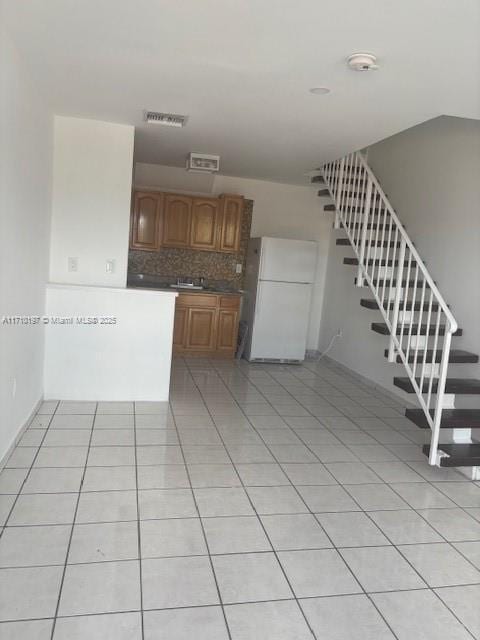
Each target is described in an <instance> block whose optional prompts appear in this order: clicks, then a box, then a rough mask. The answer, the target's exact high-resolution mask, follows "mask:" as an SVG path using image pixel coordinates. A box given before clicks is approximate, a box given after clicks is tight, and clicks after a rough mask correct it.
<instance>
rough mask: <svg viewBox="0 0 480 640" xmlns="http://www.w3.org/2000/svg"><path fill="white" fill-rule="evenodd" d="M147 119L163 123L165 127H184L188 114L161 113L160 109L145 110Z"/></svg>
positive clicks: (152, 122)
mask: <svg viewBox="0 0 480 640" xmlns="http://www.w3.org/2000/svg"><path fill="white" fill-rule="evenodd" d="M144 115H145V121H146V122H148V123H149V124H162V125H163V126H164V127H184V126H185V125H186V124H187V120H188V116H181V115H179V114H177V113H160V111H145V114H144Z"/></svg>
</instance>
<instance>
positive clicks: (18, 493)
mask: <svg viewBox="0 0 480 640" xmlns="http://www.w3.org/2000/svg"><path fill="white" fill-rule="evenodd" d="M59 405H60V402H57V406H56V407H55V410H54V412H53V413H52V414H46V415H50V420H49V422H48V426H47V428H46V429H45V433H44V434H43V437H42V439H41V441H40V445H39V446H38V447H37V452H36V453H35V455H34V457H33V460H32V464H31V465H30V467H27V468H28V471H27V473H26V475H25V478H24V479H23V481H22V483H21V485H20V488H19V490H18V492H17V494H16V497H15V499H14V501H13V503H12V506H11V507H10V510H9V512H8V515H7V518H6V519H5V522H4V523H3V526H2V530H1V531H0V540H1V538H2V536H3V532H4V531H5V529H6V528H7V526H8V522H9V520H10V517H11V515H12V512H13V510H14V508H15V506H16V504H17V502H18V499H19V497H20V496H21V495H23V494H22V490H23V487H24V486H25V483H26V482H27V480H28V477H29V476H30V473H31V471H32V469H33V466H34V464H35V461H36V459H37V457H38V454H39V452H40V448H41V446H42V444H43V442H44V440H45V438H46V437H47V433H48V431H49V429H50V425H51V424H52V421H53V417H54V415H55V413H56V411H57V409H58V407H59ZM37 415H38V413H37V414H35V416H34V417H33V418H32V420H33V419H34V418H35V417H36V416H37ZM29 428H30V425H29V426H28V427H27V429H25V431H28V429H29ZM16 448H17V447H16V446H15V448H14V450H13V451H12V453H11V454H10V458H11V457H12V455H13V453H14V451H15V450H16ZM7 464H8V460H7ZM7 468H12V467H6V466H5V467H4V469H7ZM13 468H14V467H13ZM22 468H25V467H22ZM2 471H3V469H2ZM8 495H15V494H8Z"/></svg>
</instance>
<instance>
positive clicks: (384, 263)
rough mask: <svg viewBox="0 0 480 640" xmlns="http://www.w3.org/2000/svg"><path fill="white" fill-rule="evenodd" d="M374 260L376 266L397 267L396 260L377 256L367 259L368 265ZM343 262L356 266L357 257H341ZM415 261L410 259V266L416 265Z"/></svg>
mask: <svg viewBox="0 0 480 640" xmlns="http://www.w3.org/2000/svg"><path fill="white" fill-rule="evenodd" d="M374 262H375V266H376V267H378V266H380V267H397V266H398V260H395V262H393V261H392V260H385V259H383V260H380V259H379V258H377V259H376V260H374V258H370V260H369V261H368V264H369V265H370V266H372V265H373V263H374ZM343 264H353V265H356V266H358V258H350V257H347V258H344V259H343ZM405 264H406V263H405ZM416 264H417V263H416V262H414V261H413V260H412V267H414V266H416Z"/></svg>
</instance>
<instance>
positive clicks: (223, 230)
mask: <svg viewBox="0 0 480 640" xmlns="http://www.w3.org/2000/svg"><path fill="white" fill-rule="evenodd" d="M220 203H221V205H220V207H221V216H220V217H221V225H220V233H219V238H218V245H217V248H218V251H225V252H229V253H236V252H237V251H238V249H239V247H240V236H241V233H242V214H243V196H231V195H223V196H220Z"/></svg>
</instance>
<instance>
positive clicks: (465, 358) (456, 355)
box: [384, 348, 478, 363]
mask: <svg viewBox="0 0 480 640" xmlns="http://www.w3.org/2000/svg"><path fill="white" fill-rule="evenodd" d="M424 353H425V351H424V350H423V349H420V348H419V350H418V354H417V362H419V363H420V362H422V361H423V356H424ZM442 353H443V352H442V351H440V350H438V349H437V351H435V362H441V359H442ZM384 355H385V357H386V358H388V349H385V352H384ZM432 357H433V349H427V359H426V360H425V362H432ZM414 360H415V354H414V353H411V354H409V356H408V362H414ZM448 361H449V362H452V363H466V362H478V355H477V354H476V353H471V352H470V351H465V350H463V349H450V354H449V360H448ZM397 362H402V359H401V358H400V356H397Z"/></svg>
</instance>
